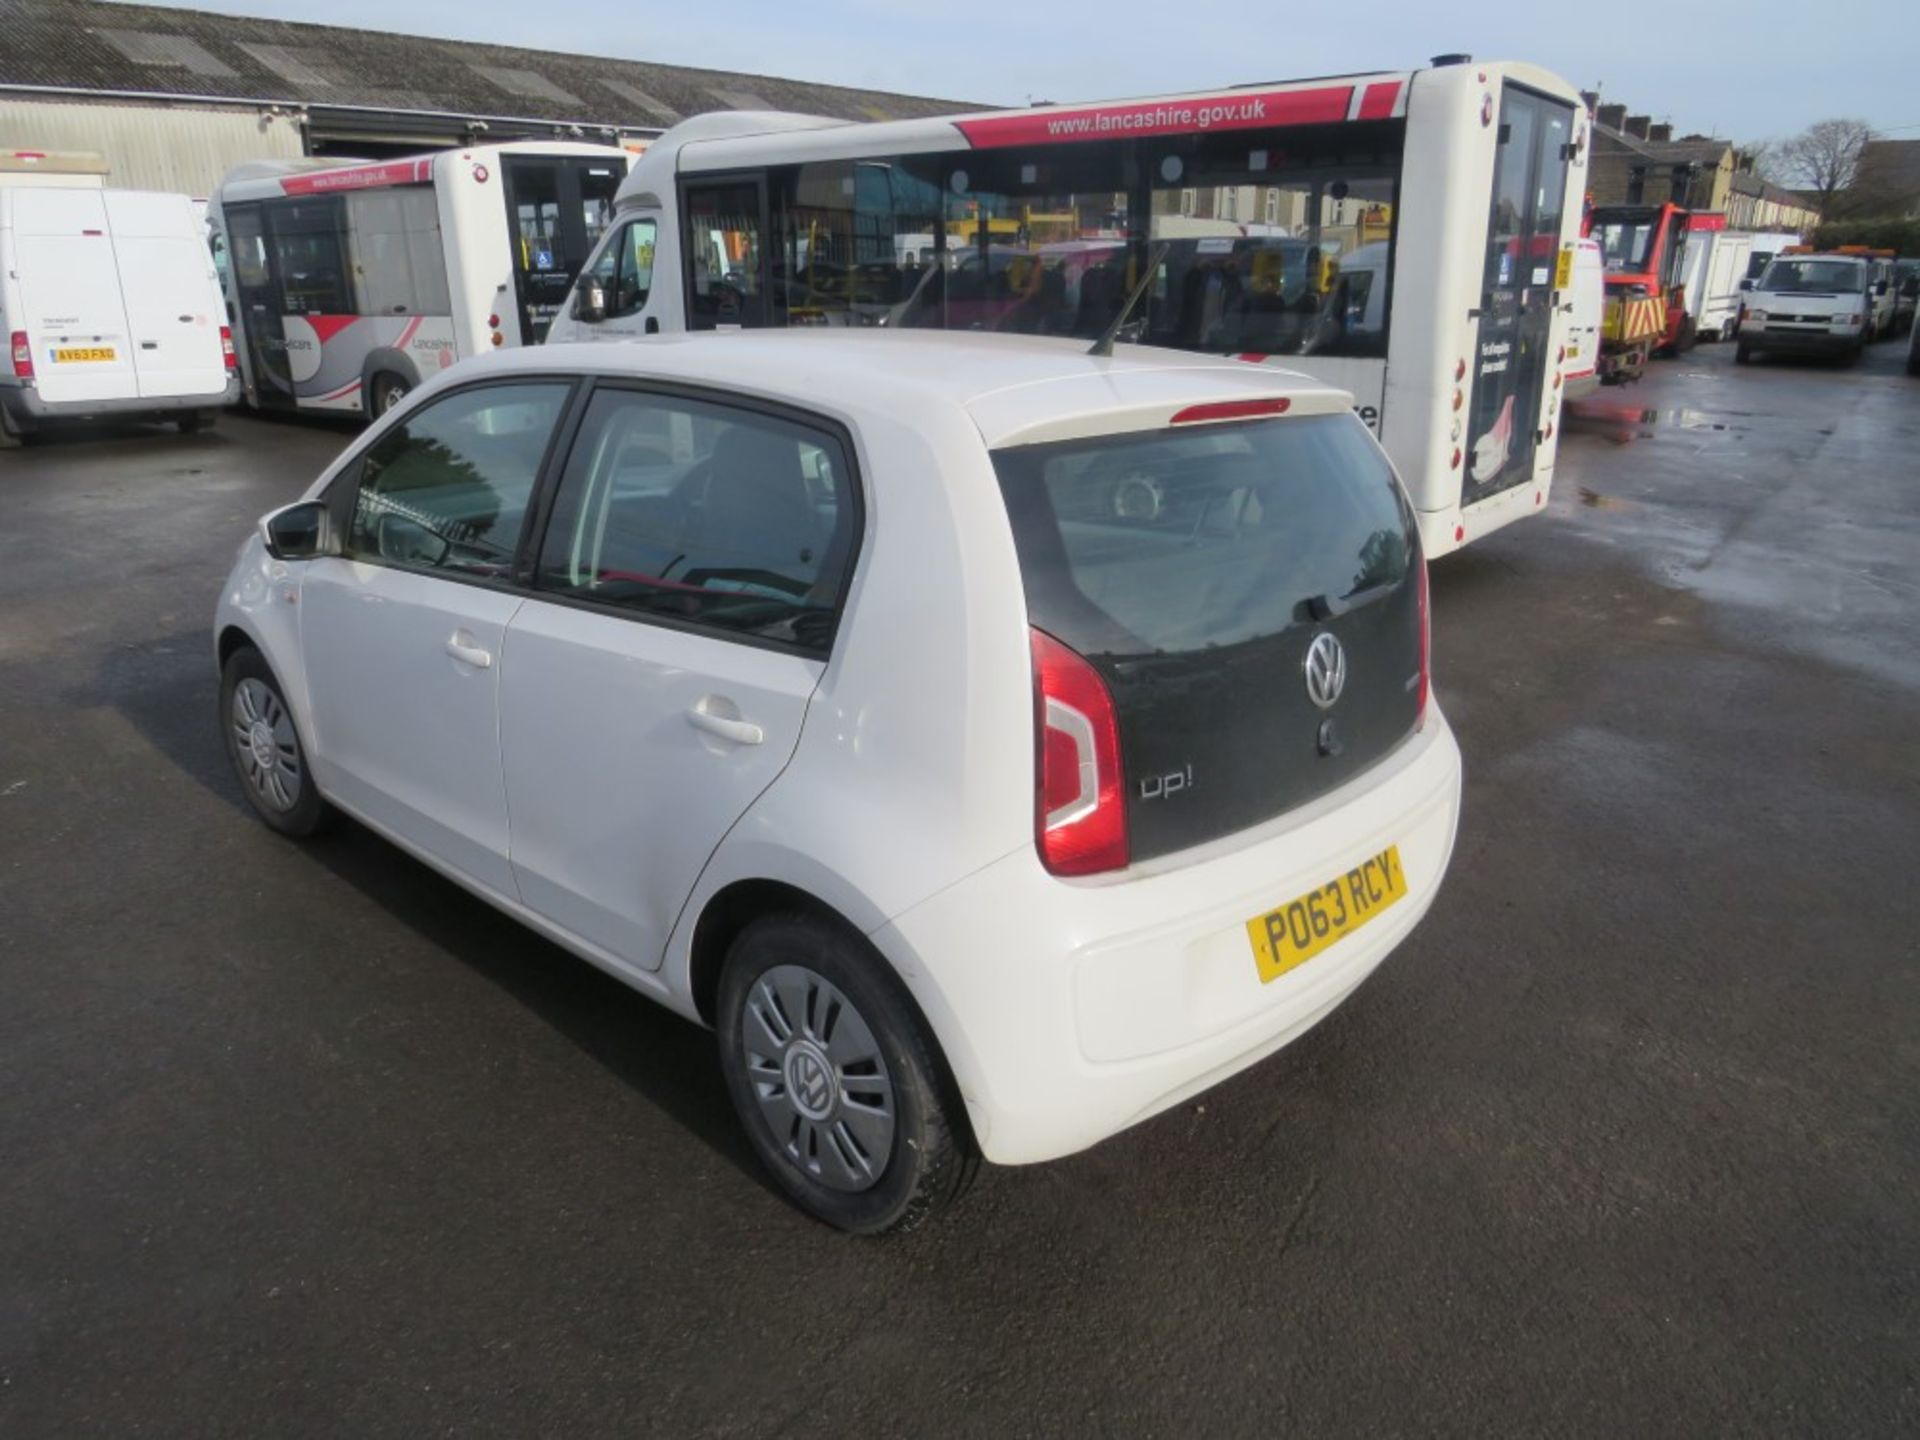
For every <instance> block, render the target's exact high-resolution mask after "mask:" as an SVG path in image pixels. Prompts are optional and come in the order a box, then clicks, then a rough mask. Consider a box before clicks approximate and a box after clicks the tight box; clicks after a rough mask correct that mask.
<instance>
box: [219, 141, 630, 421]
mask: <svg viewBox="0 0 1920 1440" xmlns="http://www.w3.org/2000/svg"><path fill="white" fill-rule="evenodd" d="M631 158H632V157H631V156H630V155H629V154H628V153H627V152H626V151H624V150H617V149H612V148H610V147H607V146H600V145H577V144H561V143H547V142H537V141H536V142H526V143H522V144H511V145H484V146H468V147H466V148H463V149H460V150H446V151H441V152H440V153H438V154H434V155H422V156H418V157H414V158H409V159H404V160H388V161H378V162H371V161H370V162H365V163H354V162H349V163H345V164H343V163H341V162H340V161H338V160H294V161H268V162H262V163H258V164H251V165H243V166H241V167H240V168H239V169H237V170H235V171H233V172H232V173H231V174H229V175H228V176H227V177H226V179H225V180H224V181H222V182H221V185H220V188H219V190H218V192H217V193H216V194H215V195H214V197H213V201H212V203H211V205H210V206H209V207H208V220H209V223H210V225H211V226H212V230H213V243H214V247H215V252H216V255H217V256H218V258H219V260H220V268H221V272H222V277H223V284H224V286H225V289H226V294H227V306H228V310H229V312H230V314H231V316H232V322H233V331H234V338H235V340H236V342H237V344H238V349H239V356H240V367H241V377H242V380H243V388H244V393H245V395H246V398H247V400H248V401H249V403H251V404H253V405H255V406H258V407H261V408H265V409H274V408H279V409H301V410H321V411H332V412H341V413H360V414H365V415H375V414H378V413H379V412H380V411H382V410H385V409H386V408H388V407H389V406H391V405H393V404H395V403H396V402H398V400H399V399H400V397H401V396H403V395H405V394H406V393H407V392H408V391H409V390H411V389H412V388H413V387H414V386H416V385H418V384H419V383H420V382H421V381H422V380H424V379H425V378H426V377H428V376H429V375H432V374H433V373H435V372H436V371H438V370H441V369H444V368H445V367H447V366H449V365H451V364H453V362H454V361H455V360H457V359H459V358H460V357H461V356H464V355H472V354H475V353H477V352H478V351H481V350H485V349H489V348H491V347H494V346H501V345H520V344H531V343H536V342H538V341H539V340H541V339H543V338H544V337H545V334H546V328H547V325H548V323H549V322H550V321H551V320H552V318H553V316H554V315H555V314H556V313H557V312H558V311H559V308H560V306H561V305H562V304H563V303H564V302H565V300H566V298H567V294H568V292H569V289H570V287H571V285H572V282H573V278H574V276H575V275H576V274H578V273H579V269H580V265H581V263H582V262H583V261H584V260H585V259H586V256H587V253H588V251H590V250H591V249H592V247H593V245H594V242H595V241H597V240H598V239H599V238H600V234H601V232H602V231H603V230H604V229H605V228H606V226H607V224H608V222H609V221H610V220H611V218H612V215H613V203H614V196H615V193H616V191H617V190H618V188H619V186H620V183H621V181H623V180H624V179H625V178H626V174H627V167H628V164H629V162H630V160H631Z"/></svg>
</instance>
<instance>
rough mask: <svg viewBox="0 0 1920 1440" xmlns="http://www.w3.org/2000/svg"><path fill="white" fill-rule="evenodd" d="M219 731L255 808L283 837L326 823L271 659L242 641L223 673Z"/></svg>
mask: <svg viewBox="0 0 1920 1440" xmlns="http://www.w3.org/2000/svg"><path fill="white" fill-rule="evenodd" d="M220 733H221V736H222V737H223V742H224V744H225V745H226V748H227V759H228V760H229V761H230V762H231V763H232V765H233V773H234V775H235V776H236V777H237V778H238V779H239V781H240V788H241V789H242V790H243V791H244V792H246V797H247V801H248V803H249V804H250V805H252V806H253V811H254V813H255V814H256V815H258V816H259V817H260V818H261V819H262V820H264V821H266V822H267V824H268V825H270V826H272V827H273V828H274V829H275V830H278V831H279V832H280V833H281V834H282V835H288V836H292V837H293V838H295V839H304V838H305V837H306V836H308V835H311V834H313V833H314V832H315V831H316V830H318V829H319V828H320V827H321V826H322V825H324V824H325V823H326V821H327V817H328V815H329V814H330V813H331V812H330V810H329V809H328V806H327V802H326V801H325V800H323V799H322V798H321V797H320V791H319V790H318V789H317V788H315V786H314V783H313V772H312V770H311V768H310V767H309V766H308V764H307V748H306V744H305V742H304V741H302V740H301V738H300V731H299V728H298V727H297V726H296V725H295V724H294V721H293V711H292V710H291V709H290V708H289V707H288V705H287V698H286V695H285V694H284V693H283V692H282V691H281V689H280V682H279V681H278V680H277V679H275V678H274V674H273V670H272V668H271V667H270V666H269V665H268V664H267V661H266V657H265V656H263V655H262V654H261V653H260V652H259V651H258V650H256V649H254V648H253V647H252V646H251V645H243V646H241V647H240V648H239V649H238V650H235V651H234V652H233V654H231V655H229V656H228V657H227V663H226V665H225V666H224V667H223V668H222V669H221V671H220Z"/></svg>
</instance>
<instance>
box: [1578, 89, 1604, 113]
mask: <svg viewBox="0 0 1920 1440" xmlns="http://www.w3.org/2000/svg"><path fill="white" fill-rule="evenodd" d="M1580 103H1581V104H1582V105H1584V106H1586V107H1587V114H1589V115H1591V114H1593V112H1594V110H1595V109H1596V108H1598V106H1599V104H1600V92H1599V91H1598V90H1582V91H1581V92H1580Z"/></svg>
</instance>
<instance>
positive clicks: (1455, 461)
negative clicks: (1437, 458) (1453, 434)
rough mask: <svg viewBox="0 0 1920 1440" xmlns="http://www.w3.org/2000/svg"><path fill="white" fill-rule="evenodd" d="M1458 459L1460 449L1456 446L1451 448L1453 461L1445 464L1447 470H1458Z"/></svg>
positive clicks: (1459, 457)
mask: <svg viewBox="0 0 1920 1440" xmlns="http://www.w3.org/2000/svg"><path fill="white" fill-rule="evenodd" d="M1460 459H1461V456H1460V447H1459V446H1458V445H1456V446H1454V447H1453V459H1451V460H1449V461H1448V462H1447V468H1448V469H1449V470H1458V469H1459V468H1460Z"/></svg>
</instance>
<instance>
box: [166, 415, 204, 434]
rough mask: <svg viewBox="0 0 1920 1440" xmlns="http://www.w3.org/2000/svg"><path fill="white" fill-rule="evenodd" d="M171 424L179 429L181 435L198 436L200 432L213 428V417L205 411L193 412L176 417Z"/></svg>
mask: <svg viewBox="0 0 1920 1440" xmlns="http://www.w3.org/2000/svg"><path fill="white" fill-rule="evenodd" d="M173 423H174V424H175V425H177V426H179V427H180V433H181V434H182V435H198V434H199V433H200V432H201V431H202V430H211V429H212V428H213V416H211V415H209V414H207V413H206V412H205V411H202V410H195V411H192V412H190V413H188V414H186V415H181V416H178V417H176V418H175V420H174V422H173Z"/></svg>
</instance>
